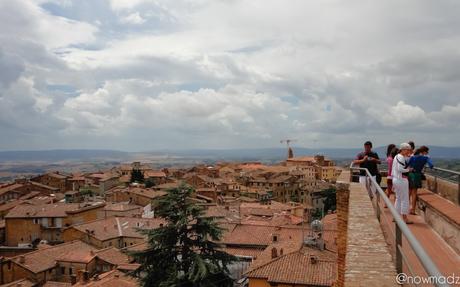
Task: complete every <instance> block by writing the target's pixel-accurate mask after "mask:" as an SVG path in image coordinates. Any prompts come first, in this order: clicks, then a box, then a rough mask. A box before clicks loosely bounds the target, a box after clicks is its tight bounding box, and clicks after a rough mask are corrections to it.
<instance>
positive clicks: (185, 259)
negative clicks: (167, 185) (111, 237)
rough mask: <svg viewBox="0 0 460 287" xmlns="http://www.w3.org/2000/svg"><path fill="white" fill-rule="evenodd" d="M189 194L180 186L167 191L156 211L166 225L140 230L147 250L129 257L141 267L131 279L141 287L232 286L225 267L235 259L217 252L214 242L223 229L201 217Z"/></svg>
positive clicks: (209, 219) (200, 209)
mask: <svg viewBox="0 0 460 287" xmlns="http://www.w3.org/2000/svg"><path fill="white" fill-rule="evenodd" d="M192 193H193V189H192V188H191V187H190V186H187V185H184V184H182V185H181V186H179V187H178V188H175V189H171V190H169V192H168V194H167V195H166V196H165V197H164V198H163V199H160V200H159V201H158V208H157V210H156V215H157V216H159V217H161V218H164V219H165V220H166V222H167V223H166V224H165V225H164V226H161V227H159V228H156V229H149V230H142V232H143V233H144V234H146V235H147V237H148V248H147V249H146V250H144V251H139V252H133V253H132V256H133V257H134V258H135V259H136V261H137V262H138V263H140V264H141V266H140V268H139V269H138V270H136V272H135V275H136V276H138V277H139V278H140V280H141V282H142V286H145V287H147V286H148V287H156V286H158V287H166V286H178V287H179V286H180V287H189V286H190V287H191V286H203V287H205V286H206V287H207V286H209V287H211V286H216V287H217V286H233V279H232V278H231V277H230V272H229V270H228V266H229V264H231V263H232V262H235V261H236V257H234V256H232V255H229V254H227V253H225V252H224V251H222V250H220V249H219V247H220V245H219V244H218V243H216V242H217V241H218V240H219V239H220V238H221V235H222V231H223V229H222V228H220V227H219V226H218V224H217V223H216V222H215V221H214V220H213V219H212V218H209V217H205V216H204V210H203V208H202V207H201V206H198V205H196V204H195V203H193V202H191V201H190V200H188V198H189V197H190V195H191V194H192Z"/></svg>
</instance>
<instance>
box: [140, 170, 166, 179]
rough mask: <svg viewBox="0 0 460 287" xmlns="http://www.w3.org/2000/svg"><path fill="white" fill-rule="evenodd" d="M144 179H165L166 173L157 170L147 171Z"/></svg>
mask: <svg viewBox="0 0 460 287" xmlns="http://www.w3.org/2000/svg"><path fill="white" fill-rule="evenodd" d="M144 177H146V178H147V177H166V173H164V172H163V171H158V170H148V171H146V172H145V173H144Z"/></svg>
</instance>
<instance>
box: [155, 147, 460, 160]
mask: <svg viewBox="0 0 460 287" xmlns="http://www.w3.org/2000/svg"><path fill="white" fill-rule="evenodd" d="M293 150H294V156H303V155H316V154H323V155H326V156H328V157H330V158H337V159H349V158H354V157H355V156H356V154H357V153H359V152H360V151H361V150H362V149H361V148H323V149H312V148H302V147H293ZM374 150H375V151H376V152H377V153H378V154H379V155H380V157H384V156H385V154H386V147H377V148H375V149H374ZM149 154H152V155H170V156H182V157H202V158H216V159H222V160H238V159H244V160H267V159H271V160H276V159H279V160H283V159H285V158H286V155H287V150H286V148H260V149H193V150H159V151H152V152H149ZM430 155H431V157H433V158H456V159H460V147H440V146H430Z"/></svg>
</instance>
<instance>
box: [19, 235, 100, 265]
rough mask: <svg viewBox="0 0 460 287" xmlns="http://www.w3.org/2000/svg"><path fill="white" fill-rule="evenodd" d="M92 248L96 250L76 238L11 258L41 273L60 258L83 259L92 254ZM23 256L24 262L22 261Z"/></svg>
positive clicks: (93, 249)
mask: <svg viewBox="0 0 460 287" xmlns="http://www.w3.org/2000/svg"><path fill="white" fill-rule="evenodd" d="M91 250H92V251H95V250H96V248H94V247H92V246H91V245H88V244H86V243H84V242H82V241H79V240H76V241H71V242H67V243H63V244H59V245H55V246H53V247H49V248H45V249H39V250H36V251H32V252H29V253H26V254H23V255H19V256H16V257H13V258H11V261H13V262H15V263H16V264H18V265H21V266H23V267H24V268H26V269H28V270H30V271H32V272H33V273H39V272H42V271H45V270H48V269H51V268H53V267H55V266H56V262H57V259H58V258H59V259H61V260H66V259H71V258H73V256H75V258H77V257H78V258H77V259H81V258H82V257H84V256H86V255H87V254H90V251H91ZM70 251H74V252H70ZM77 253H80V254H81V255H77ZM22 256H23V259H24V263H20V261H21V257H22ZM66 261H67V260H66Z"/></svg>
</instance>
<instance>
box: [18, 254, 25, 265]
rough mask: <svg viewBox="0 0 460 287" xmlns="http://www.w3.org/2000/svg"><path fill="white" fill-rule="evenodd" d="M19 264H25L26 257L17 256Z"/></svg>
mask: <svg viewBox="0 0 460 287" xmlns="http://www.w3.org/2000/svg"><path fill="white" fill-rule="evenodd" d="M19 263H21V264H24V263H26V257H25V256H24V255H19Z"/></svg>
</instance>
